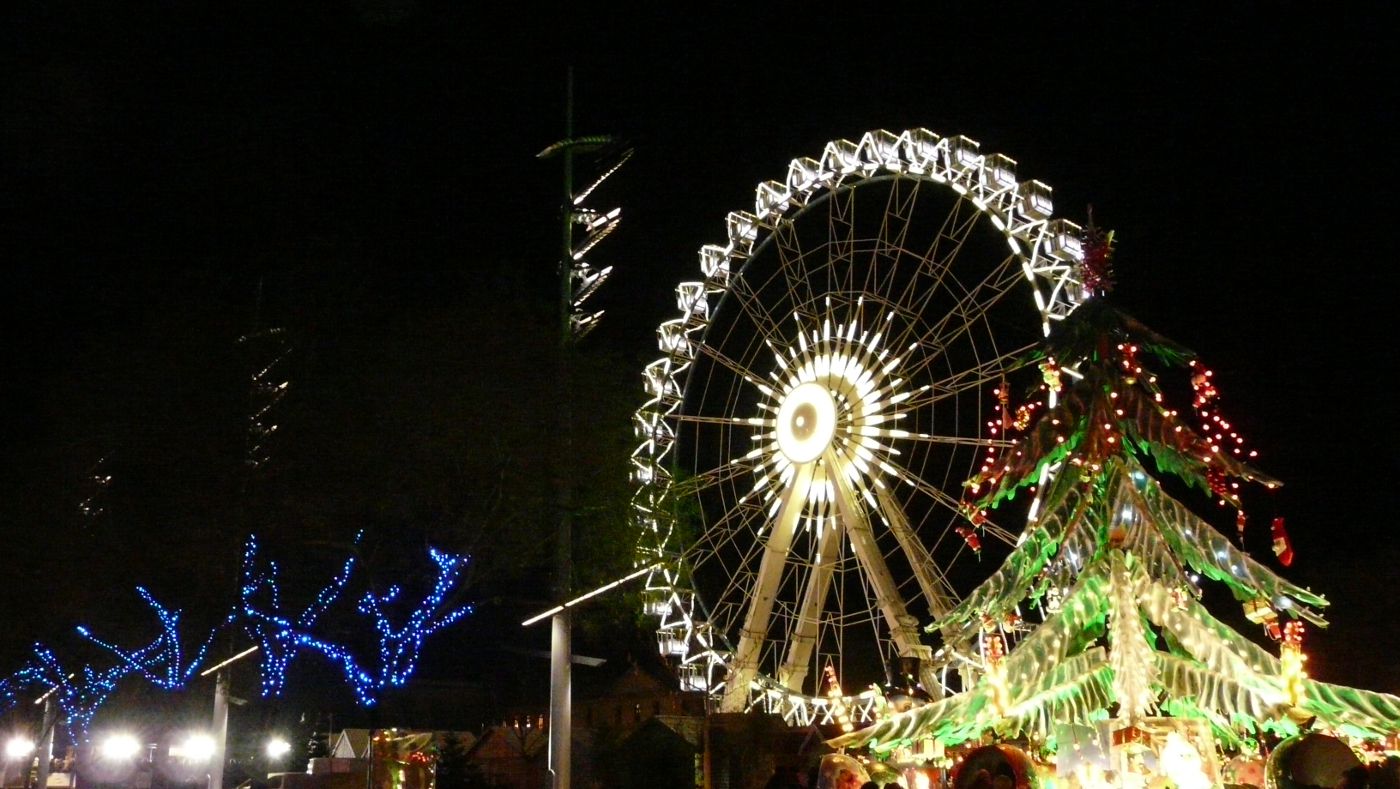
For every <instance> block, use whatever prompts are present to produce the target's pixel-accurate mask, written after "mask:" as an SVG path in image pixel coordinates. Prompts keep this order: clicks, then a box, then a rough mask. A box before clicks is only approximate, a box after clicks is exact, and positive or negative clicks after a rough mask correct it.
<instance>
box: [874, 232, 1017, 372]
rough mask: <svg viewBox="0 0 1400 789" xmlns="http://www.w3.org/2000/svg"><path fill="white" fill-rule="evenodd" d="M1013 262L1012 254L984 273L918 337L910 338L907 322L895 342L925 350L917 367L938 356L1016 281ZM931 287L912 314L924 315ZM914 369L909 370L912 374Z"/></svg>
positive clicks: (912, 327)
mask: <svg viewBox="0 0 1400 789" xmlns="http://www.w3.org/2000/svg"><path fill="white" fill-rule="evenodd" d="M1015 262H1016V259H1015V257H1014V256H1008V257H1006V258H1003V259H1002V261H1001V263H1000V264H999V265H998V266H996V267H995V268H993V269H992V271H991V272H990V273H988V274H987V276H985V277H983V278H982V279H981V280H980V281H978V282H977V284H976V285H974V286H973V287H972V288H970V289H969V290H967V291H966V292H965V293H964V294H963V295H962V296H961V297H960V298H959V299H958V300H957V302H956V303H955V304H953V306H952V307H950V308H948V309H946V310H945V311H944V312H943V315H942V317H941V318H940V319H939V320H938V322H937V323H935V324H933V326H932V327H930V328H928V329H927V330H926V331H924V332H923V334H922V336H921V337H919V338H917V339H916V338H914V336H913V333H914V331H915V328H914V327H915V326H916V325H918V324H915V323H913V322H908V323H906V324H905V326H904V330H903V332H901V334H900V335H899V337H898V340H897V342H898V343H899V344H900V345H901V346H903V345H906V344H913V343H915V342H918V343H920V344H921V345H923V346H925V347H926V348H928V349H929V353H927V354H926V355H925V356H924V357H923V360H922V361H923V365H920V367H919V368H918V370H922V368H923V367H925V366H927V365H928V364H929V363H931V362H933V361H934V360H936V359H938V358H940V357H941V356H942V355H943V352H944V349H946V348H949V347H951V346H952V345H953V344H954V341H955V340H957V339H959V338H961V337H962V336H963V335H965V334H967V333H968V332H970V331H971V329H972V327H973V326H975V325H976V324H977V322H978V320H979V316H980V315H982V314H985V313H986V312H987V311H988V310H989V309H990V308H991V307H993V306H994V305H996V304H997V303H998V302H1000V301H1001V300H1002V299H1003V298H1005V297H1006V296H1007V295H1008V294H1009V293H1011V292H1012V290H1013V288H1014V286H1015V285H1016V284H1017V283H1018V282H1019V281H1020V277H1021V273H1020V270H1019V269H1018V268H1016V267H1015V266H1014V265H1013V264H1014V263H1015ZM933 295H934V290H933V289H932V288H931V289H929V291H928V292H927V293H926V294H925V296H924V298H923V299H922V300H921V301H920V302H919V303H918V304H917V305H915V306H914V307H913V308H912V312H913V313H914V314H920V315H921V314H924V313H925V312H926V311H927V310H928V308H929V302H930V301H931V300H932V298H933ZM918 370H912V369H911V370H910V371H909V372H910V374H911V375H913V374H914V373H915V372H917V371H918Z"/></svg>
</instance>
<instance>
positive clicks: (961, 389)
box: [905, 344, 1035, 411]
mask: <svg viewBox="0 0 1400 789" xmlns="http://www.w3.org/2000/svg"><path fill="white" fill-rule="evenodd" d="M1034 347H1035V346H1034V345H1033V344H1027V345H1023V346H1021V347H1020V348H1015V349H1013V350H1011V351H1008V352H1006V353H1001V354H998V355H997V356H995V357H992V358H990V359H987V360H986V361H982V362H980V363H979V364H977V365H976V366H974V367H969V368H967V369H966V370H962V371H960V372H957V373H954V374H953V375H951V376H948V377H946V378H943V379H941V380H938V381H935V382H933V383H931V384H928V388H927V389H924V390H922V391H919V392H917V393H915V394H914V395H913V396H911V397H910V398H909V399H908V400H907V401H906V405H905V408H907V409H909V410H911V411H914V410H918V409H920V408H924V407H926V406H930V405H933V404H934V403H937V402H938V401H940V400H947V399H948V398H951V397H960V396H962V395H964V394H967V393H969V392H974V391H981V390H984V389H985V388H986V387H988V386H991V385H993V384H996V383H998V382H1000V380H1001V379H1002V378H1003V377H1004V376H1005V375H1007V374H1008V373H1011V372H1014V371H1016V370H1019V369H1021V368H1022V367H1023V366H1024V364H1025V363H1024V359H1025V358H1026V355H1027V354H1029V352H1030V351H1031V349H1032V348H1034ZM923 366H924V363H923V362H922V361H921V362H920V363H918V364H917V365H916V368H915V369H919V370H922V368H923ZM911 374H912V373H911Z"/></svg>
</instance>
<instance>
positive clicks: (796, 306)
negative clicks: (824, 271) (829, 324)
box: [773, 225, 815, 318]
mask: <svg viewBox="0 0 1400 789" xmlns="http://www.w3.org/2000/svg"><path fill="white" fill-rule="evenodd" d="M773 246H774V248H775V249H776V250H777V254H778V270H779V273H780V275H781V276H782V279H783V285H784V286H785V288H786V290H787V297H788V303H789V304H790V305H791V306H792V312H793V314H794V315H799V316H800V315H802V314H803V313H802V310H804V309H808V308H809V307H808V305H810V304H811V303H813V302H814V301H815V297H814V296H813V295H812V285H811V283H810V282H809V281H808V280H807V278H806V277H804V276H803V272H804V269H805V266H804V265H803V261H804V257H805V256H804V255H803V253H802V244H801V242H800V241H799V240H798V238H797V234H796V231H794V230H793V228H792V225H783V226H780V227H779V228H778V229H777V230H775V231H774V232H773ZM805 317H808V318H811V317H812V316H811V315H806V316H805Z"/></svg>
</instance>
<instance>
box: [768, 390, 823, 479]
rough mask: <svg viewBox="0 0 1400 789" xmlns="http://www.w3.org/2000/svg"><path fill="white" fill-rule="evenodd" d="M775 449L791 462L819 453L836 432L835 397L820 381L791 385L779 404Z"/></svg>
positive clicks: (815, 457) (811, 459)
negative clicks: (790, 389) (792, 386)
mask: <svg viewBox="0 0 1400 789" xmlns="http://www.w3.org/2000/svg"><path fill="white" fill-rule="evenodd" d="M777 433H778V449H779V450H780V451H781V452H782V453H783V455H784V456H786V457H787V459H788V460H790V461H792V462H793V463H810V462H812V461H814V460H816V459H817V458H819V457H821V455H822V453H823V452H825V451H826V448H827V447H828V446H830V445H831V439H832V437H833V436H835V435H836V400H835V398H833V397H832V396H831V392H830V391H828V390H827V388H826V387H825V386H822V385H821V384H819V383H812V382H808V383H804V384H800V385H798V386H796V387H794V388H793V390H792V391H791V392H788V393H787V395H786V396H784V397H783V401H782V404H781V405H779V406H778V419H777Z"/></svg>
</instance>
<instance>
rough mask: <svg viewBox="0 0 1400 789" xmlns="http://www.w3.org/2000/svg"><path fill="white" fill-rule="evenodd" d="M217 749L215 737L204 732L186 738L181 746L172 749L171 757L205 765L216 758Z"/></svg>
mask: <svg viewBox="0 0 1400 789" xmlns="http://www.w3.org/2000/svg"><path fill="white" fill-rule="evenodd" d="M217 748H218V746H217V744H216V743H215V742H214V738H213V737H210V736H209V735H208V734H205V733H203V732H195V733H192V734H190V735H189V736H188V737H186V738H185V741H184V742H183V743H181V744H180V745H179V746H177V747H173V748H171V749H170V755H171V757H176V758H180V759H184V760H185V761H186V762H190V763H191V764H196V763H197V764H203V763H205V762H207V761H209V760H210V759H212V758H214V752H215V751H216V750H217Z"/></svg>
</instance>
